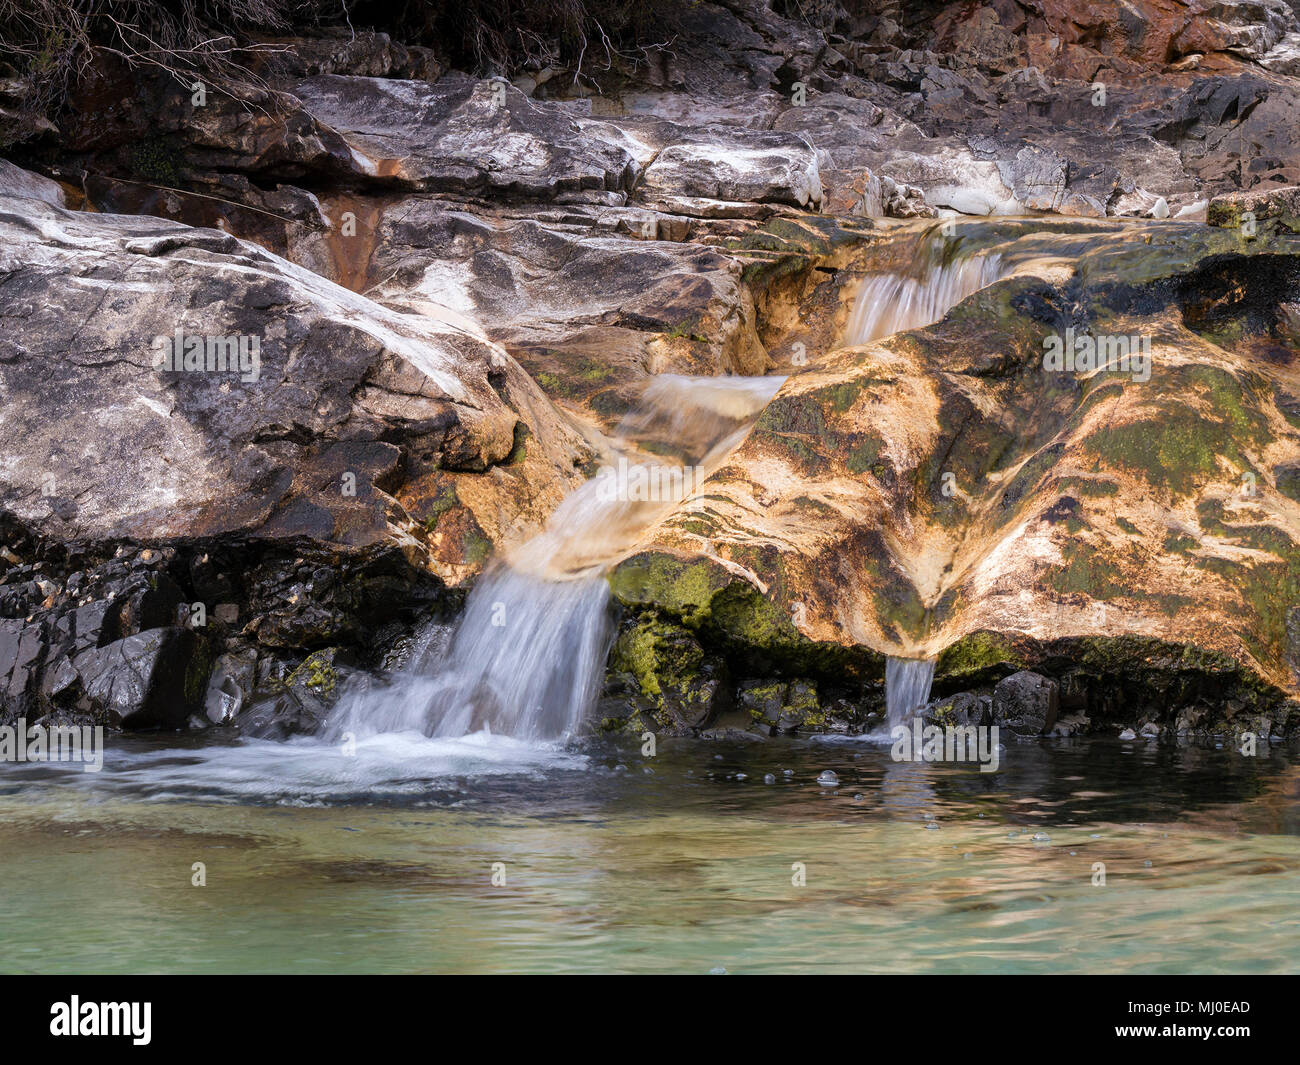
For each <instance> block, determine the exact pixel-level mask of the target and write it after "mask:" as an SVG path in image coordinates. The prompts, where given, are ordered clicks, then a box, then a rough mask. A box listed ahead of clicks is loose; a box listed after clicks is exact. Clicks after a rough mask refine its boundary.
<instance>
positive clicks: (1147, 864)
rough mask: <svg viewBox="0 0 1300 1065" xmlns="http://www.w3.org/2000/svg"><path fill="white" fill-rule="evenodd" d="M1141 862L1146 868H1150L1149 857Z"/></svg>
mask: <svg viewBox="0 0 1300 1065" xmlns="http://www.w3.org/2000/svg"><path fill="white" fill-rule="evenodd" d="M1142 864H1143V865H1145V866H1146V867H1147V868H1148V869H1150V868H1151V859H1150V858H1148V859H1147V860H1146V861H1145V862H1143V863H1142Z"/></svg>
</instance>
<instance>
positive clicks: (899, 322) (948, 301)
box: [844, 227, 1006, 729]
mask: <svg viewBox="0 0 1300 1065" xmlns="http://www.w3.org/2000/svg"><path fill="white" fill-rule="evenodd" d="M941 233H942V230H941V228H939V227H936V228H934V229H931V230H930V231H929V232H928V233H927V234H926V236H925V237H924V238H922V241H921V244H920V246H919V247H918V249H917V255H916V258H915V260H914V262H913V268H912V272H911V273H910V274H876V275H873V276H871V277H867V278H865V279H864V280H863V282H862V286H861V288H859V290H858V295H857V299H856V301H855V302H854V305H853V311H852V313H851V315H850V316H849V322H848V326H847V327H846V329H845V336H844V342H845V343H846V344H868V343H870V342H871V341H873V340H880V339H882V338H883V337H887V336H890V335H892V334H894V333H900V332H903V331H905V330H908V329H920V328H923V327H924V326H927V325H931V324H932V323H934V322H937V321H939V320H940V319H941V318H943V316H944V315H945V314H947V313H948V311H950V310H951V309H952V308H953V307H955V306H956V305H957V304H958V303H960V302H961V301H962V300H964V299H966V298H967V297H968V296H971V295H974V294H975V293H976V292H978V291H979V290H980V289H982V288H984V287H985V286H987V285H991V284H993V282H994V281H997V280H998V279H999V278H1000V277H1002V275H1003V274H1004V273H1005V272H1006V271H1005V267H1004V265H1003V263H1002V259H1001V256H999V255H997V254H996V253H993V254H976V255H969V256H966V257H963V258H957V259H955V260H952V261H948V262H945V261H944V260H943V238H942V237H941ZM934 667H935V660H934V659H932V658H930V659H914V658H895V657H892V656H891V657H890V658H889V659H888V660H887V661H886V663H885V713H886V721H887V725H888V727H889V728H890V729H892V728H893V727H894V726H895V725H901V724H903V723H904V722H905V721H906V720H907V719H908V718H909V717H910V716H911V715H912V713H913V712H914V711H915V710H916V709H917V708H918V707H921V706H924V705H925V704H926V703H927V702H929V700H930V685H931V683H932V682H933V680H934Z"/></svg>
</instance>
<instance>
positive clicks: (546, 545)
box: [323, 374, 784, 741]
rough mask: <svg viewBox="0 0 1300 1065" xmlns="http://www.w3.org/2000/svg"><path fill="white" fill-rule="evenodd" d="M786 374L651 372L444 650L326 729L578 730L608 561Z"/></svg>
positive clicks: (602, 632)
mask: <svg viewBox="0 0 1300 1065" xmlns="http://www.w3.org/2000/svg"><path fill="white" fill-rule="evenodd" d="M783 380H784V378H782V377H717V378H714V377H706V378H700V377H685V376H679V375H670V374H665V375H662V376H659V377H656V378H654V379H653V380H652V381H651V382H650V384H649V385H648V386H647V388H646V390H645V392H644V393H643V395H642V397H641V402H640V405H639V406H638V407H637V409H636V410H635V411H633V412H632V413H630V414H629V415H628V416H627V417H626V418H625V419H624V420H623V422H622V423H621V424H620V426H619V428H618V430H617V432H616V435H615V441H614V443H615V449H616V450H617V451H618V452H619V455H618V458H617V460H616V464H615V465H612V466H606V467H604V468H603V469H602V470H601V472H600V473H599V474H598V475H597V476H596V477H595V478H593V479H592V480H590V481H588V482H586V483H585V484H583V485H581V486H580V487H579V488H577V489H575V490H574V491H573V492H571V493H570V494H569V495H568V496H567V497H566V498H565V499H564V501H563V502H562V503H561V504H560V506H559V507H558V508H556V511H555V513H554V514H553V515H552V516H551V519H550V521H549V522H548V523H547V526H546V529H545V530H544V531H543V532H542V533H541V534H539V535H538V536H536V537H534V538H533V539H532V540H530V541H529V542H528V543H526V544H524V545H523V546H522V547H520V548H519V549H518V550H516V551H515V552H513V553H512V554H511V555H510V556H509V558H508V559H507V560H506V561H505V562H503V563H499V564H498V565H496V566H495V567H494V568H492V569H491V570H489V571H488V572H487V573H485V574H484V575H483V576H482V577H481V578H480V579H479V580H478V582H477V583H476V584H475V586H474V588H473V590H472V591H471V592H470V595H469V598H468V600H467V602H466V605H465V611H464V614H463V615H462V616H461V618H460V620H459V621H458V622H457V624H456V627H455V630H454V632H453V633H452V635H451V639H450V642H449V643H448V645H447V647H446V650H445V651H443V652H441V653H440V654H439V653H438V652H437V650H436V648H433V649H431V650H430V651H429V652H428V653H426V654H423V655H419V656H416V657H414V658H413V660H412V661H411V663H410V665H409V666H408V667H407V668H406V670H405V671H404V672H403V673H401V674H400V675H399V676H397V677H396V678H394V680H393V681H392V682H391V683H387V684H379V683H374V684H371V685H370V686H369V687H368V688H367V689H365V690H361V691H355V692H352V693H350V694H349V695H348V696H346V697H345V698H344V699H343V700H341V701H340V705H339V707H338V709H337V711H336V712H335V714H334V715H333V717H332V718H331V720H330V722H329V723H328V724H327V725H326V727H325V729H324V732H323V735H324V736H325V737H326V738H338V737H339V736H342V735H343V734H345V733H351V734H352V735H353V736H354V737H362V736H368V735H375V734H379V733H389V732H403V731H417V732H422V733H424V734H425V735H428V736H434V737H456V736H465V735H468V734H470V733H472V732H478V731H481V730H489V731H491V732H492V733H494V734H504V735H508V736H511V737H513V738H515V739H519V740H530V741H535V740H559V739H564V738H566V737H569V736H572V735H574V734H575V733H576V732H577V731H578V730H579V728H580V727H581V725H582V721H583V717H584V715H585V713H586V711H587V708H588V707H590V706H591V705H592V703H593V702H594V701H595V699H596V697H597V695H598V694H599V688H600V683H601V676H602V673H603V669H604V665H605V658H606V656H607V654H608V652H609V646H610V642H611V639H612V635H613V634H612V630H611V625H610V618H609V609H608V607H609V585H608V584H607V582H606V580H605V573H606V572H607V570H608V569H609V567H610V566H611V565H613V563H615V562H616V561H617V560H618V559H619V558H620V557H622V555H623V554H624V553H625V552H626V551H627V550H628V549H629V548H630V547H631V546H632V545H633V544H634V543H635V542H636V540H637V538H638V537H639V536H640V535H641V534H642V533H643V532H644V531H645V530H646V529H647V528H649V527H650V525H652V524H653V523H654V522H655V521H657V520H658V519H659V518H661V517H662V516H663V515H664V514H666V513H667V512H668V511H669V510H670V509H671V508H672V507H673V506H675V505H677V504H678V503H680V502H681V501H682V500H683V499H685V498H686V497H687V496H689V495H690V494H691V493H692V492H693V491H694V490H695V488H696V487H697V486H698V484H699V483H700V481H701V480H702V479H703V478H704V477H705V476H707V475H708V473H709V472H711V471H712V470H713V469H716V468H717V466H718V465H719V464H720V463H721V462H722V461H723V460H724V459H725V458H726V457H727V455H729V454H730V453H731V451H732V450H734V449H735V447H736V446H738V445H739V443H740V442H741V440H742V439H743V438H744V435H745V433H746V432H747V431H748V428H749V426H750V424H752V422H753V420H754V419H755V418H756V417H757V416H758V414H759V412H760V411H761V410H762V409H763V407H765V406H766V405H767V403H768V401H769V400H770V399H771V398H772V396H773V395H775V394H776V390H777V389H778V388H780V387H781V383H782V381H783ZM634 444H647V445H649V446H651V447H652V448H653V450H654V451H655V452H656V453H661V452H663V451H665V450H671V451H673V452H675V453H676V455H677V456H678V457H679V458H680V459H681V464H680V465H676V464H670V463H667V462H646V461H644V460H642V459H639V458H636V457H635V452H634V451H633V445H634Z"/></svg>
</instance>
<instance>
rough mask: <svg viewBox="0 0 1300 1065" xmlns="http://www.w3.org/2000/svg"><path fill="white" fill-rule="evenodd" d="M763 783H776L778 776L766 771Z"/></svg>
mask: <svg viewBox="0 0 1300 1065" xmlns="http://www.w3.org/2000/svg"><path fill="white" fill-rule="evenodd" d="M763 783H764V784H775V783H776V777H775V776H773V775H772V774H771V773H764V774H763Z"/></svg>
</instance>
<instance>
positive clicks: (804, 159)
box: [638, 130, 822, 215]
mask: <svg viewBox="0 0 1300 1065" xmlns="http://www.w3.org/2000/svg"><path fill="white" fill-rule="evenodd" d="M699 136H700V135H699V134H697V137H699ZM638 197H639V198H640V199H642V200H644V201H645V202H647V203H651V204H655V205H659V206H664V207H667V208H668V209H671V210H675V211H677V212H678V213H681V214H687V215H692V214H698V213H699V212H700V205H699V204H698V202H697V201H700V200H720V201H724V202H732V203H737V202H739V203H780V204H789V205H790V206H793V207H803V208H806V209H808V210H811V211H816V210H819V209H820V207H821V203H822V184H821V175H820V174H819V172H818V168H817V153H816V151H815V150H814V148H813V147H812V145H811V144H810V143H809V142H808V141H807V140H805V139H804V138H803V137H802V136H799V135H797V134H789V133H780V132H757V131H755V132H753V133H749V134H748V135H745V136H743V137H740V136H737V135H735V134H734V133H732V132H730V131H722V130H719V131H718V136H717V138H716V139H713V140H708V141H705V142H704V143H700V142H699V141H698V140H697V141H696V142H695V143H688V144H673V145H670V146H669V147H667V148H665V149H663V151H661V152H660V153H659V154H658V155H657V156H656V157H655V160H654V162H653V163H651V164H650V166H649V167H648V168H647V169H646V172H645V175H644V180H643V182H642V184H641V186H640V187H639V188H638Z"/></svg>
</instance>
